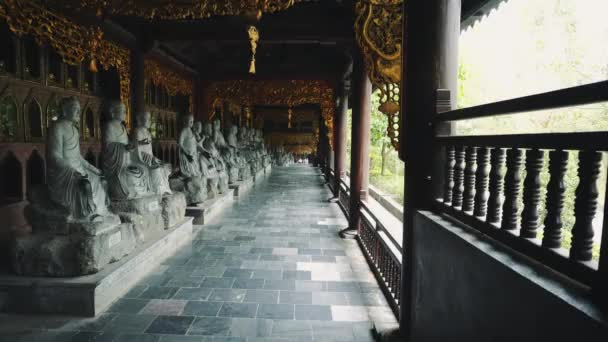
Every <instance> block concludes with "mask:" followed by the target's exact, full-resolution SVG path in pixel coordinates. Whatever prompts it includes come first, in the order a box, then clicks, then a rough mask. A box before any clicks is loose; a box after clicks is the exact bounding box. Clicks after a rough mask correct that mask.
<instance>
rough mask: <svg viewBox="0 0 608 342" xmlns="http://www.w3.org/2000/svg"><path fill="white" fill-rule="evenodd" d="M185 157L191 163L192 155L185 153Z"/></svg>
mask: <svg viewBox="0 0 608 342" xmlns="http://www.w3.org/2000/svg"><path fill="white" fill-rule="evenodd" d="M186 158H188V161H189V162H191V163H192V162H194V157H193V156H191V155H189V154H186Z"/></svg>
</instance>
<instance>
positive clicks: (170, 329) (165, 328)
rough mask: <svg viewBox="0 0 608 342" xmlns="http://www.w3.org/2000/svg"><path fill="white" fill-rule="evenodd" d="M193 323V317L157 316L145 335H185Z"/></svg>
mask: <svg viewBox="0 0 608 342" xmlns="http://www.w3.org/2000/svg"><path fill="white" fill-rule="evenodd" d="M193 321H194V317H191V316H158V317H157V318H156V319H154V321H152V323H151V324H150V326H149V327H148V329H146V333H149V334H170V335H185V334H186V332H187V331H188V328H189V327H190V325H191V324H192V322H193Z"/></svg>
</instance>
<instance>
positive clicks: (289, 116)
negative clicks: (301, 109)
mask: <svg viewBox="0 0 608 342" xmlns="http://www.w3.org/2000/svg"><path fill="white" fill-rule="evenodd" d="M292 114H293V110H292V109H291V107H289V109H288V110H287V128H291V115H292Z"/></svg>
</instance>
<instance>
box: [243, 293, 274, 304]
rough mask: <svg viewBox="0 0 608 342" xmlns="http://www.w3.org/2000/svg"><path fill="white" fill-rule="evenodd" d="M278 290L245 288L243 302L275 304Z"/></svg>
mask: <svg viewBox="0 0 608 342" xmlns="http://www.w3.org/2000/svg"><path fill="white" fill-rule="evenodd" d="M278 301H279V291H269V290H247V294H246V295H245V300H244V302H248V303H258V304H277V303H278Z"/></svg>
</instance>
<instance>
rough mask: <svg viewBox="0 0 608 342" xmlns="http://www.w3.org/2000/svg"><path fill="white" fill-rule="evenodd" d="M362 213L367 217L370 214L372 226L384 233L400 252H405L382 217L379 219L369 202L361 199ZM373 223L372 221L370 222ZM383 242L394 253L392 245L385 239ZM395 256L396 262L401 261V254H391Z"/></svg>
mask: <svg viewBox="0 0 608 342" xmlns="http://www.w3.org/2000/svg"><path fill="white" fill-rule="evenodd" d="M361 209H362V210H361V213H362V214H364V215H363V217H365V215H368V216H369V217H371V218H372V219H373V220H374V222H373V224H372V227H374V229H375V231H376V232H378V233H384V234H385V235H386V237H387V239H388V240H389V241H390V243H391V244H392V245H393V246H394V248H395V249H396V250H397V251H399V253H403V249H402V247H401V245H400V244H399V243H398V242H397V241H396V240H395V238H394V237H393V236H392V235H391V234H390V232H389V231H387V230H386V228H385V227H384V225H383V224H382V221H381V220H380V219H378V217H376V215H374V213H373V212H372V211H371V210H370V209H369V207H368V206H367V204H366V203H365V201H361ZM370 224H371V222H370ZM382 243H383V244H384V245H385V247H387V248H388V249H389V250H391V254H393V253H392V249H393V248H391V246H388V244H387V243H386V242H385V241H382ZM391 256H392V257H393V259H395V261H396V262H398V263H401V256H397V255H394V254H393V255H391Z"/></svg>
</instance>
